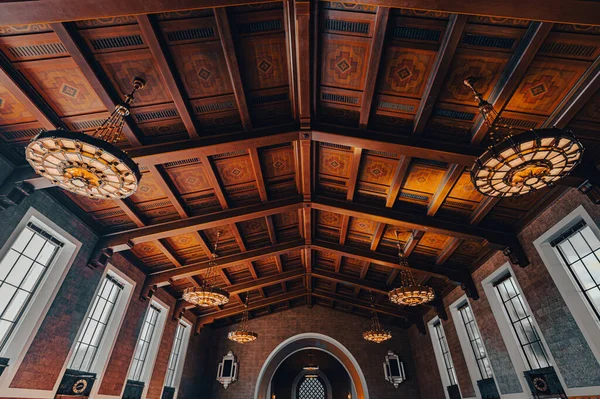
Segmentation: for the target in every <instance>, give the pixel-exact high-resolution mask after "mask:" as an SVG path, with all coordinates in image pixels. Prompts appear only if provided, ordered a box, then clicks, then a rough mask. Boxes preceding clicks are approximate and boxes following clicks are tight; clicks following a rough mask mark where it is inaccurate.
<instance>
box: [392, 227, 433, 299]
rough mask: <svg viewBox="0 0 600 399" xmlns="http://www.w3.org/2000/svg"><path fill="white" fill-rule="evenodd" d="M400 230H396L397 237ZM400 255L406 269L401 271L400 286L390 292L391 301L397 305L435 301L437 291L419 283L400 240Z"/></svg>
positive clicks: (401, 262)
mask: <svg viewBox="0 0 600 399" xmlns="http://www.w3.org/2000/svg"><path fill="white" fill-rule="evenodd" d="M398 235H399V232H398V231H396V238H398ZM398 256H399V258H400V266H401V267H403V268H404V269H403V270H401V271H400V280H401V283H400V287H398V288H394V289H393V290H391V291H390V292H389V293H388V297H389V299H390V302H392V303H395V304H396V305H404V306H417V305H422V304H424V303H427V302H431V301H433V299H434V298H435V292H434V291H433V288H431V287H429V286H426V285H422V284H418V283H417V281H416V280H415V278H414V277H413V274H412V272H411V271H410V266H409V264H408V260H407V259H406V256H405V255H404V250H403V249H402V246H401V244H400V240H398Z"/></svg>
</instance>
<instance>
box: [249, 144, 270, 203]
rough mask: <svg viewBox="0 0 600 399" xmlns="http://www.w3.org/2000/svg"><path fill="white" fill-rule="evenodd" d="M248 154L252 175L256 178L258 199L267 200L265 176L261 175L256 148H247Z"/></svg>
mask: <svg viewBox="0 0 600 399" xmlns="http://www.w3.org/2000/svg"><path fill="white" fill-rule="evenodd" d="M248 155H249V156H250V164H251V165H252V171H253V172H254V177H255V179H256V187H257V188H258V195H259V196H260V200H261V201H263V202H265V201H268V200H269V195H268V193H267V188H266V186H265V178H264V177H263V173H262V167H261V165H260V157H259V156H258V150H257V149H256V148H249V149H248Z"/></svg>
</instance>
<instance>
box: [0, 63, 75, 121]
mask: <svg viewBox="0 0 600 399" xmlns="http://www.w3.org/2000/svg"><path fill="white" fill-rule="evenodd" d="M0 84H1V85H2V86H4V87H6V89H7V90H8V91H9V92H10V93H11V94H12V95H13V96H14V97H15V98H16V99H17V101H19V102H20V103H22V104H23V106H24V107H25V109H27V111H29V113H30V114H31V115H33V117H34V118H35V119H37V121H38V122H39V123H40V125H42V127H43V128H44V129H46V130H54V129H57V128H63V129H68V127H67V125H65V123H64V122H63V121H62V120H61V119H60V117H59V116H58V115H57V114H56V112H54V110H53V109H52V108H51V107H50V106H49V105H48V104H47V103H46V101H45V100H44V99H43V98H42V97H41V96H40V95H39V94H38V93H37V91H36V90H35V89H34V88H33V86H32V85H31V84H30V83H29V82H28V81H27V80H26V79H25V78H24V77H23V75H21V73H20V72H19V71H18V70H17V69H16V68H15V67H14V66H13V64H12V63H11V61H10V60H9V59H8V58H7V57H6V56H5V55H4V53H3V52H1V51H0Z"/></svg>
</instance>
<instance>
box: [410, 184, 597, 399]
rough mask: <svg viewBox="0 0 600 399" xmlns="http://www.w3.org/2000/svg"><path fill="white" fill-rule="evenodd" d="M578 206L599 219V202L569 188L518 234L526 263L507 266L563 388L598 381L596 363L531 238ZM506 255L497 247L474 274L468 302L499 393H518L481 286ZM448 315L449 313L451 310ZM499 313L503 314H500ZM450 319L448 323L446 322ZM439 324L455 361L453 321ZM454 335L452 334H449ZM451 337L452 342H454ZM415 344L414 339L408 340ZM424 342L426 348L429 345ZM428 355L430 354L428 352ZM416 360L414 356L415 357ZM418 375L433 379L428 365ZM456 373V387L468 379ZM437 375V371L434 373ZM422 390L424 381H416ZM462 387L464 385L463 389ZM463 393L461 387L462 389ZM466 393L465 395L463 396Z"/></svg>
mask: <svg viewBox="0 0 600 399" xmlns="http://www.w3.org/2000/svg"><path fill="white" fill-rule="evenodd" d="M579 205H583V206H584V208H585V209H586V210H587V211H588V213H590V215H591V216H592V218H593V219H594V221H595V222H596V223H600V207H598V206H597V205H594V204H592V203H591V202H590V201H589V199H588V198H587V197H586V196H584V195H581V194H580V193H579V192H578V191H577V190H575V189H572V190H570V191H568V192H567V193H566V194H565V195H564V196H562V197H561V198H560V199H559V200H558V201H556V202H555V203H554V204H552V205H551V206H550V207H548V209H546V210H545V211H544V212H542V213H541V214H540V215H539V216H538V217H537V218H536V219H535V220H534V221H532V222H531V223H530V224H529V225H528V226H526V227H525V229H523V231H522V232H521V234H519V240H520V242H521V244H522V245H523V247H524V249H525V252H526V253H527V256H528V257H529V260H530V262H531V264H530V265H529V266H528V267H526V268H519V267H512V270H513V272H514V273H515V276H516V278H517V280H518V281H519V284H520V286H521V288H522V289H523V293H524V295H525V298H526V299H527V302H528V303H529V306H530V308H531V310H532V312H533V315H534V317H535V319H536V321H537V323H538V325H539V327H540V330H541V332H542V334H543V336H544V338H545V340H546V342H547V344H548V347H549V349H550V351H551V353H552V355H553V357H554V359H555V361H556V363H557V367H558V369H559V370H560V372H561V374H562V376H563V377H564V379H565V382H566V384H567V387H569V388H575V387H586V386H598V385H600V365H599V364H598V362H597V361H596V358H595V357H594V355H593V352H592V351H591V349H590V347H589V345H588V344H587V342H586V340H585V338H584V336H583V334H582V333H581V330H580V329H579V327H578V326H577V323H576V322H575V319H574V318H573V316H572V315H571V313H570V311H569V309H568V307H567V305H566V304H565V302H564V300H563V298H562V296H561V295H560V292H559V291H558V288H557V287H556V285H555V284H554V281H553V280H552V277H551V276H550V274H549V273H548V270H547V268H546V266H545V265H544V263H543V262H542V260H541V258H540V256H539V254H538V252H537V250H536V249H535V247H534V246H533V241H534V240H535V239H537V238H538V237H539V236H540V235H542V234H543V233H545V232H546V231H547V230H548V229H550V228H551V227H552V226H554V225H555V224H556V223H558V222H559V221H560V220H561V219H563V218H564V217H565V216H567V215H568V214H569V213H570V212H572V211H573V210H574V209H575V208H577V207H578V206H579ZM506 262H507V258H506V257H505V256H504V255H503V254H502V253H500V252H498V253H496V254H494V256H492V257H491V258H490V259H489V260H488V261H487V262H486V263H485V264H483V265H482V266H481V267H480V268H479V269H478V270H477V271H476V272H475V273H473V279H474V280H475V283H476V285H477V289H478V291H479V295H480V299H479V300H477V301H471V307H472V309H473V313H474V315H475V318H476V320H477V324H478V326H479V329H480V331H481V336H482V339H483V341H484V344H485V346H486V349H487V351H488V356H489V358H490V363H491V365H492V368H493V369H494V374H495V376H496V380H497V383H498V386H499V387H500V390H501V393H502V394H510V393H519V392H522V388H521V386H520V384H519V380H518V377H517V374H516V371H515V369H514V366H513V364H512V362H511V360H510V357H509V355H508V352H507V349H506V346H505V344H504V341H503V339H502V335H501V333H500V330H499V328H498V324H497V323H496V319H495V317H494V314H493V313H492V311H491V308H490V305H489V302H488V300H487V298H486V295H485V292H484V291H483V288H482V285H481V281H483V280H484V279H485V278H486V277H487V276H489V275H490V274H491V273H493V272H494V271H495V270H497V269H498V268H499V267H501V266H502V265H504V264H506ZM462 295H463V291H462V290H461V289H460V288H456V289H455V290H454V291H452V292H451V293H450V294H449V295H448V296H446V298H444V304H445V305H446V307H448V306H449V305H450V304H451V303H452V302H454V301H455V300H456V299H458V298H459V297H460V296H462ZM447 313H448V316H449V318H451V316H452V315H451V314H450V311H449V310H448V312H447ZM433 316H434V315H433V313H431V312H430V313H428V314H427V315H426V316H425V318H424V320H425V322H428V321H429V320H431V318H432V317H433ZM500 317H502V315H500ZM450 324H452V327H451V328H450V327H447V326H449V325H450ZM443 325H444V329H445V331H446V334H447V335H448V336H449V337H448V339H449V345H450V350H451V351H452V358H453V361H454V362H455V365H456V364H457V361H456V358H457V354H459V353H460V356H459V357H462V351H461V350H460V347H458V346H457V345H458V339H457V337H456V331H455V329H454V325H453V323H450V320H449V321H448V322H444V324H443ZM451 335H454V336H455V337H450V336H451ZM412 337H413V335H411V338H412ZM455 339H456V341H455ZM412 344H413V346H414V342H412ZM431 349H432V347H429V348H428V350H431ZM431 356H433V353H431ZM415 359H416V361H417V363H418V360H417V358H415ZM418 371H419V373H420V374H419V377H420V379H428V378H429V379H430V378H432V375H431V373H430V372H429V370H428V369H427V368H422V367H419V368H418ZM457 375H458V378H459V382H460V384H461V388H463V383H462V381H464V380H467V379H469V376H468V372H467V369H466V367H463V366H460V367H458V366H457ZM437 378H439V375H438V376H437ZM421 389H422V390H423V389H424V388H423V386H421ZM463 391H464V388H463ZM464 393H465V392H463V394H464ZM465 396H466V395H465ZM432 397H436V396H432Z"/></svg>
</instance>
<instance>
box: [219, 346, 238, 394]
mask: <svg viewBox="0 0 600 399" xmlns="http://www.w3.org/2000/svg"><path fill="white" fill-rule="evenodd" d="M238 368H239V363H238V362H237V360H236V358H235V355H234V354H233V352H232V351H229V352H227V354H226V355H225V356H223V360H221V363H219V368H218V370H217V381H219V382H220V383H221V384H223V388H225V389H227V387H228V386H229V385H231V384H233V383H234V382H235V381H236V380H237V375H238Z"/></svg>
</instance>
